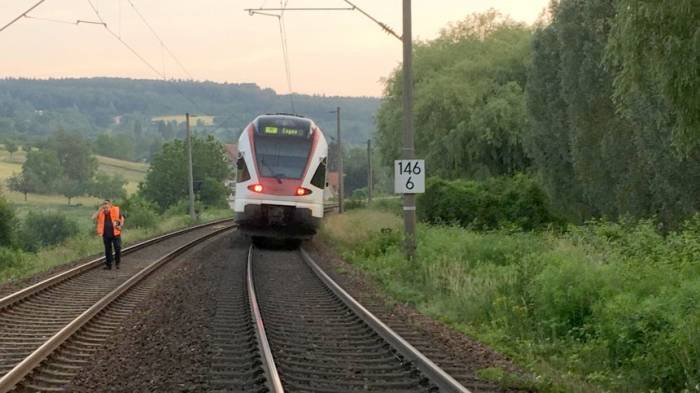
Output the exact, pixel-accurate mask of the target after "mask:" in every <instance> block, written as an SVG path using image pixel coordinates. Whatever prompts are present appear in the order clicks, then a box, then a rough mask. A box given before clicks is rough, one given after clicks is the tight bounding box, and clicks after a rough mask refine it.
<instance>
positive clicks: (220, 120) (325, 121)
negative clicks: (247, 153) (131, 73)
mask: <svg viewBox="0 0 700 393" xmlns="http://www.w3.org/2000/svg"><path fill="white" fill-rule="evenodd" d="M294 101H295V106H296V112H297V113H299V114H303V115H306V116H309V117H311V118H313V119H314V120H316V122H317V123H318V124H319V125H320V126H321V127H322V128H324V129H325V130H326V131H327V132H330V133H331V134H334V133H335V114H334V113H329V112H330V111H333V110H335V108H336V107H338V106H340V107H341V108H342V115H343V116H342V117H343V130H344V140H346V141H347V142H349V143H354V144H360V143H363V142H364V141H366V140H367V139H368V137H369V136H370V135H372V134H373V133H374V129H375V126H374V114H375V113H376V111H377V108H378V107H379V103H380V100H379V99H378V98H372V97H325V96H310V95H294ZM290 111H291V106H290V97H289V96H287V95H279V94H277V93H276V92H275V91H274V90H272V89H262V88H260V87H258V86H257V85H255V84H230V83H214V82H192V81H174V82H165V81H157V80H136V79H123V78H80V79H48V80H37V79H3V80H0V139H1V138H3V137H8V136H9V137H18V136H23V137H34V138H37V139H39V138H41V137H44V136H46V135H49V134H51V133H53V132H55V131H56V130H57V129H59V128H63V129H65V130H67V131H77V132H80V133H82V134H84V135H87V136H95V135H97V134H99V133H102V132H104V131H107V130H118V129H120V128H123V127H124V126H125V124H128V125H129V127H130V129H133V128H134V127H133V124H134V123H135V122H138V123H139V126H138V128H139V130H143V132H145V133H156V132H157V130H158V129H157V127H156V125H155V124H154V122H153V118H159V117H160V119H165V120H166V121H167V120H168V119H170V117H169V116H173V115H182V114H184V113H186V112H190V113H198V114H205V115H209V116H212V117H213V121H212V122H210V123H211V124H203V125H205V126H208V128H209V129H208V130H207V129H205V130H203V131H205V132H210V133H213V134H215V135H217V136H218V137H219V138H220V139H224V140H226V139H228V140H231V139H233V138H235V136H236V135H237V132H238V131H239V130H240V129H241V128H242V127H244V126H245V125H246V124H247V123H248V122H249V121H250V120H251V119H252V118H253V117H254V116H256V115H258V114H260V113H270V112H290ZM204 123H207V122H204Z"/></svg>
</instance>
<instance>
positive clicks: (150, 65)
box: [87, 0, 205, 113]
mask: <svg viewBox="0 0 700 393" xmlns="http://www.w3.org/2000/svg"><path fill="white" fill-rule="evenodd" d="M87 2H88V3H89V4H90V7H91V8H92V10H93V11H94V12H95V15H96V16H97V19H99V21H100V22H101V23H100V24H102V25H103V26H104V28H105V29H106V30H107V32H109V34H111V35H112V37H114V38H115V39H117V41H119V42H121V44H122V45H124V46H125V47H126V48H127V49H128V50H129V51H130V52H131V53H132V54H133V55H134V56H136V58H138V59H139V60H140V61H141V62H142V63H143V64H145V65H146V66H147V67H148V68H150V69H151V71H153V73H155V74H156V75H158V76H159V77H160V78H161V79H163V80H164V81H167V77H166V75H165V73H163V72H160V71H158V69H157V68H156V67H155V66H153V64H151V63H150V62H149V61H148V60H146V58H145V57H144V56H142V55H141V54H139V52H138V51H136V49H134V48H133V47H132V46H131V45H129V43H127V42H126V41H124V40H123V39H122V38H121V37H120V36H119V35H118V34H117V33H115V32H114V31H113V30H112V29H110V28H109V25H108V24H107V22H105V21H104V19H102V16H101V15H100V12H99V10H98V9H97V7H95V5H94V4H93V3H92V0H87ZM173 86H174V87H175V90H177V92H178V93H179V94H180V95H181V96H182V97H184V98H185V99H186V100H187V101H189V102H190V104H192V105H193V106H194V107H195V108H196V109H197V110H198V111H199V112H200V113H205V111H204V110H202V107H201V106H200V105H199V104H198V103H197V102H195V101H194V100H192V98H191V97H190V96H188V95H187V94H185V93H183V92H182V90H180V87H178V86H177V84H174V85H173Z"/></svg>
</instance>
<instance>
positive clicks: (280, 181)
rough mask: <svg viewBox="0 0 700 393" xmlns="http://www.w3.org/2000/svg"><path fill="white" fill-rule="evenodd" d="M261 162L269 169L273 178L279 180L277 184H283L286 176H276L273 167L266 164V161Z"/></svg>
mask: <svg viewBox="0 0 700 393" xmlns="http://www.w3.org/2000/svg"><path fill="white" fill-rule="evenodd" d="M260 162H261V163H262V164H263V166H264V167H265V168H267V169H268V170H269V171H270V175H271V176H272V177H274V178H275V179H276V180H277V183H279V184H282V176H284V175H281V174H279V173H278V174H274V173H275V170H274V169H272V167H271V166H270V165H269V164H268V163H266V162H265V160H260Z"/></svg>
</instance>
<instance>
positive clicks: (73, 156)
mask: <svg viewBox="0 0 700 393" xmlns="http://www.w3.org/2000/svg"><path fill="white" fill-rule="evenodd" d="M49 148H50V149H51V150H53V151H54V152H56V157H57V158H58V161H59V162H60V164H61V167H62V168H63V173H64V174H65V175H66V177H68V178H69V179H73V180H76V181H78V182H81V183H88V182H89V181H90V179H92V177H93V176H94V175H95V172H97V159H96V158H95V156H93V154H92V150H91V148H90V144H89V142H88V141H87V140H86V139H83V138H82V137H80V136H79V135H77V134H68V133H66V132H65V131H63V130H59V131H58V132H56V133H55V134H54V135H53V136H52V137H51V139H50V140H49Z"/></svg>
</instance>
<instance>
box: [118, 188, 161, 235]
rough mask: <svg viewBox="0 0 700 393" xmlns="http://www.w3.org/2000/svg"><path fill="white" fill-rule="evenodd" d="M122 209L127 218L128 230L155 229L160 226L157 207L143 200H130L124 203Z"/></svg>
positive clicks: (137, 198) (136, 198)
mask: <svg viewBox="0 0 700 393" xmlns="http://www.w3.org/2000/svg"><path fill="white" fill-rule="evenodd" d="M120 209H121V212H122V214H123V215H124V217H125V227H126V228H146V229H153V228H155V227H157V226H158V220H159V216H158V213H157V212H156V207H155V206H154V205H153V204H152V203H150V202H148V201H147V200H145V199H143V198H140V197H138V196H134V197H132V198H129V199H127V200H125V201H124V203H122V205H121V206H120Z"/></svg>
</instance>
